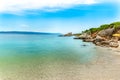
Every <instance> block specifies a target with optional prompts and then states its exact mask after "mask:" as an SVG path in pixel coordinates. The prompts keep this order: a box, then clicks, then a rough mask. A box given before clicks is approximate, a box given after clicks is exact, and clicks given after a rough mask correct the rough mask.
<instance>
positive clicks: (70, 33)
mask: <svg viewBox="0 0 120 80" xmlns="http://www.w3.org/2000/svg"><path fill="white" fill-rule="evenodd" d="M67 36H68V37H70V36H73V34H72V32H69V33H67V34H63V35H59V37H67Z"/></svg>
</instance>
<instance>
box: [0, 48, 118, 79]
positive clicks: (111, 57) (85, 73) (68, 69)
mask: <svg viewBox="0 0 120 80" xmlns="http://www.w3.org/2000/svg"><path fill="white" fill-rule="evenodd" d="M96 50H97V51H99V52H100V53H101V54H99V57H97V59H95V60H93V61H92V62H90V63H86V64H76V63H72V62H70V63H66V62H65V63H64V62H57V61H56V62H53V63H49V64H48V63H44V65H45V66H41V65H38V66H37V67H35V68H36V69H35V70H31V69H32V68H31V67H32V66H29V65H25V66H24V67H26V69H27V70H24V69H22V67H23V66H21V67H19V66H14V67H15V68H16V69H14V70H10V71H9V75H7V74H5V72H0V73H1V74H3V73H4V74H3V75H0V77H1V78H0V80H119V79H120V71H119V70H120V52H119V51H120V47H119V48H104V47H96ZM15 71H17V73H16V72H15ZM5 75H6V76H5Z"/></svg>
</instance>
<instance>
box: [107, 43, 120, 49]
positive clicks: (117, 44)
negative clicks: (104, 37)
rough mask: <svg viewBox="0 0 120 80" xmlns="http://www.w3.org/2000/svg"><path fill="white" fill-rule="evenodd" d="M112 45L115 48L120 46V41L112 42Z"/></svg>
mask: <svg viewBox="0 0 120 80" xmlns="http://www.w3.org/2000/svg"><path fill="white" fill-rule="evenodd" d="M109 45H110V47H114V48H117V47H119V43H118V42H110V44H109Z"/></svg>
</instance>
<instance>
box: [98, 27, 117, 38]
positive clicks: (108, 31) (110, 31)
mask: <svg viewBox="0 0 120 80" xmlns="http://www.w3.org/2000/svg"><path fill="white" fill-rule="evenodd" d="M114 30H115V29H114V28H109V29H105V30H102V31H100V32H98V35H99V36H101V37H107V36H112V34H113V32H114Z"/></svg>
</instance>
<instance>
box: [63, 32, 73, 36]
mask: <svg viewBox="0 0 120 80" xmlns="http://www.w3.org/2000/svg"><path fill="white" fill-rule="evenodd" d="M64 36H72V32H69V33H67V34H64Z"/></svg>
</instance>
